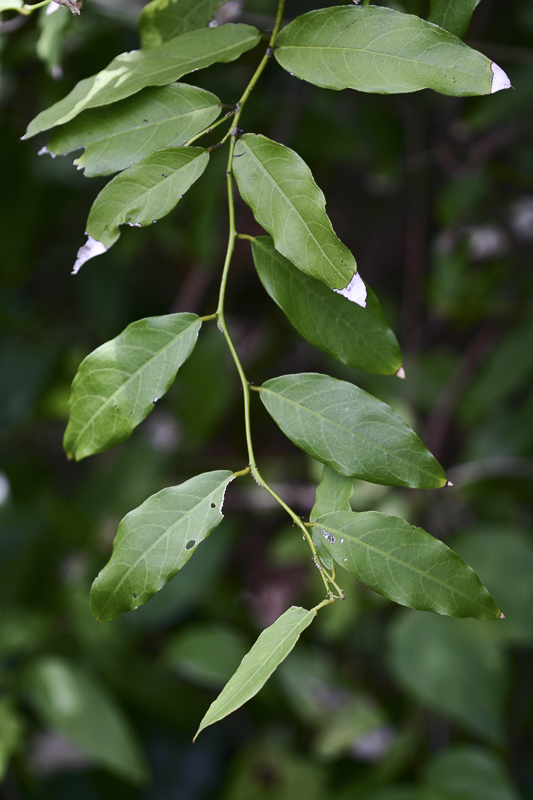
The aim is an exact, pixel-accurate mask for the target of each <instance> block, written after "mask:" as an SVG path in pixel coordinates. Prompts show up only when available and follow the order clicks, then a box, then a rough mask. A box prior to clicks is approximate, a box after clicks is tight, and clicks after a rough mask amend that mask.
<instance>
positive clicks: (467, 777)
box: [423, 744, 519, 800]
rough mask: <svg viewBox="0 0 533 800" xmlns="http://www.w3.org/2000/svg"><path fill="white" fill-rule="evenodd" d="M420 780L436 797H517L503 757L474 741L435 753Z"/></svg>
mask: <svg viewBox="0 0 533 800" xmlns="http://www.w3.org/2000/svg"><path fill="white" fill-rule="evenodd" d="M423 780H424V785H425V786H428V787H429V788H430V789H432V790H433V791H434V792H435V795H436V798H437V799H438V800H519V795H518V792H517V791H516V789H515V787H514V786H513V784H512V781H511V778H510V776H509V774H508V772H507V769H506V768H505V764H504V762H503V759H502V758H501V757H500V756H499V755H498V754H497V753H495V752H493V751H492V750H489V749H488V748H485V747H479V746H478V745H474V744H466V745H464V744H463V745H455V746H453V747H450V748H448V749H447V750H444V751H441V752H440V753H438V754H437V755H436V756H435V757H434V758H433V759H432V760H431V761H430V762H429V764H428V765H427V767H426V769H425V771H424V778H423Z"/></svg>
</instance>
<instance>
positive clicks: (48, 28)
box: [35, 6, 72, 78]
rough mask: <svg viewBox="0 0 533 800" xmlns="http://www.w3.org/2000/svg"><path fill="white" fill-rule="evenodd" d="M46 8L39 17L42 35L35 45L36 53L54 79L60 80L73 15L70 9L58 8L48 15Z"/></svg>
mask: <svg viewBox="0 0 533 800" xmlns="http://www.w3.org/2000/svg"><path fill="white" fill-rule="evenodd" d="M47 8H50V6H47V7H46V8H43V9H41V13H40V15H39V29H40V35H39V38H38V40H37V44H36V45H35V51H36V53H37V55H38V56H39V58H40V59H41V61H42V62H43V63H44V64H45V65H46V68H47V69H48V72H49V73H50V74H51V75H52V77H55V78H60V77H62V75H63V70H62V69H61V61H62V56H63V53H62V50H63V40H64V37H65V33H66V31H67V29H68V27H69V25H70V22H71V20H72V13H71V12H70V11H69V10H68V8H57V7H56V10H55V11H54V13H53V14H47V13H46V11H47Z"/></svg>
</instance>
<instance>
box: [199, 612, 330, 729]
mask: <svg viewBox="0 0 533 800" xmlns="http://www.w3.org/2000/svg"><path fill="white" fill-rule="evenodd" d="M315 616H316V611H307V610H306V609H305V608H299V607H298V606H291V608H289V609H288V610H287V611H285V613H284V614H282V615H281V617H279V618H278V619H277V620H276V621H275V622H274V624H273V625H270V627H268V628H266V630H264V631H263V633H262V634H261V635H260V636H259V638H258V640H257V641H256V643H255V644H254V646H253V647H252V649H251V650H250V652H249V653H247V655H245V656H244V658H243V660H242V661H241V663H240V666H239V668H238V670H237V672H235V674H234V675H233V676H232V678H230V680H229V681H228V683H227V684H226V685H225V687H224V688H223V689H222V691H221V693H220V694H219V696H218V697H217V699H216V700H215V701H214V703H211V705H210V706H209V709H208V710H207V714H206V715H205V717H204V718H203V720H202V721H201V723H200V727H199V728H198V731H197V732H196V736H198V734H199V733H200V731H202V730H203V729H204V728H207V726H208V725H213V723H215V722H219V720H221V719H224V717H227V716H228V714H232V713H233V712H234V711H236V710H237V709H238V708H240V707H241V706H243V705H244V704H245V703H247V702H248V700H250V699H251V698H252V697H253V696H254V695H256V694H257V692H258V691H259V690H260V689H261V688H262V687H263V686H264V685H265V683H266V682H267V680H268V679H269V678H270V676H271V675H272V673H273V672H274V670H275V669H276V667H278V666H279V665H280V664H281V662H282V661H283V660H284V659H285V658H287V656H288V655H289V653H290V652H291V650H292V649H293V647H294V645H295V644H296V642H297V641H298V639H299V638H300V634H301V633H302V632H303V631H304V630H305V629H306V628H307V627H308V626H309V625H310V624H311V622H312V621H313V619H314V618H315ZM196 736H195V737H194V738H195V739H196Z"/></svg>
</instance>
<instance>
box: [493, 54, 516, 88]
mask: <svg viewBox="0 0 533 800" xmlns="http://www.w3.org/2000/svg"><path fill="white" fill-rule="evenodd" d="M490 68H491V70H492V83H491V86H490V93H491V94H495V93H496V92H501V90H502V89H511V88H512V87H511V81H510V80H509V77H508V75H507V74H506V73H505V72H504V71H503V69H502V68H501V67H499V66H498V65H497V64H496V63H495V62H494V61H493V62H492V63H491V65H490Z"/></svg>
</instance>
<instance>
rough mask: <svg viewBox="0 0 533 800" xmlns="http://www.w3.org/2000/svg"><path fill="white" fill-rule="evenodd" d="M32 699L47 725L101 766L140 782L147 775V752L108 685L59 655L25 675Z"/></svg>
mask: <svg viewBox="0 0 533 800" xmlns="http://www.w3.org/2000/svg"><path fill="white" fill-rule="evenodd" d="M25 689H26V693H27V694H28V696H29V700H30V702H31V704H32V705H33V707H34V708H35V710H36V712H37V714H38V715H39V717H40V718H41V720H42V721H43V723H44V724H45V725H46V726H48V727H51V728H53V729H54V730H56V731H59V733H61V734H63V735H64V736H66V737H67V739H70V741H71V742H73V743H74V744H75V745H77V746H78V747H79V748H80V749H81V750H83V752H84V753H85V754H86V755H87V756H89V758H90V759H91V760H92V761H94V762H95V763H96V764H97V765H100V766H103V767H106V768H107V769H109V770H111V771H112V772H114V773H116V774H117V775H119V776H120V777H121V778H126V779H127V780H130V781H133V782H135V783H141V782H144V781H145V780H146V779H147V777H148V776H147V770H146V765H145V761H144V757H143V754H142V751H141V749H140V747H139V745H138V744H137V741H136V739H135V737H134V735H133V732H132V730H131V728H130V726H129V723H128V721H127V720H126V719H125V717H124V715H123V714H122V712H121V710H120V708H118V706H117V705H116V703H115V701H114V699H113V697H112V696H111V695H110V694H109V692H108V691H107V689H106V688H105V687H104V686H103V685H102V684H101V683H99V682H98V681H97V680H96V679H95V678H94V677H93V676H92V675H90V674H89V673H87V672H86V671H85V670H83V669H82V668H81V667H79V666H76V665H74V664H71V663H70V662H69V661H67V660H65V659H63V658H60V657H59V656H43V657H42V658H40V659H39V660H37V661H35V662H33V663H32V665H31V666H30V667H29V669H28V672H27V674H26V679H25Z"/></svg>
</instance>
